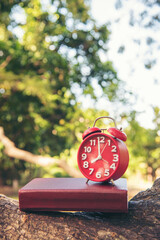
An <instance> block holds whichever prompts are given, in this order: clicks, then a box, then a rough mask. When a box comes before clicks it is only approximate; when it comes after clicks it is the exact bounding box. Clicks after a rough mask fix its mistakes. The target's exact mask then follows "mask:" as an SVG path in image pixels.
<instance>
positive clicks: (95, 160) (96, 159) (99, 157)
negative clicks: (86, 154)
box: [91, 155, 102, 163]
mask: <svg viewBox="0 0 160 240" xmlns="http://www.w3.org/2000/svg"><path fill="white" fill-rule="evenodd" d="M100 159H102V157H101V155H99V156H98V157H97V158H95V159H93V160H92V161H91V163H95V162H97V161H98V160H100Z"/></svg>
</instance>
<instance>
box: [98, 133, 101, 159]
mask: <svg viewBox="0 0 160 240" xmlns="http://www.w3.org/2000/svg"><path fill="white" fill-rule="evenodd" d="M98 156H101V153H100V141H99V137H98Z"/></svg>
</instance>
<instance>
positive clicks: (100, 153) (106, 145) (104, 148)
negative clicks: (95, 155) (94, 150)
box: [100, 143, 107, 154]
mask: <svg viewBox="0 0 160 240" xmlns="http://www.w3.org/2000/svg"><path fill="white" fill-rule="evenodd" d="M106 146H107V143H106V144H105V146H104V148H103V149H102V152H101V153H100V154H102V153H103V151H104V149H105V148H106Z"/></svg>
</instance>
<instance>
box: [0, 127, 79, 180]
mask: <svg viewBox="0 0 160 240" xmlns="http://www.w3.org/2000/svg"><path fill="white" fill-rule="evenodd" d="M0 142H2V144H3V145H4V152H5V154H6V155H7V156H9V157H11V158H18V159H20V160H23V161H26V162H30V163H33V164H38V165H40V166H42V167H45V166H50V165H54V164H56V165H58V166H59V167H61V168H62V169H64V170H65V172H66V173H68V174H69V175H70V176H71V177H82V174H81V173H80V172H79V171H78V170H77V169H75V168H73V167H72V166H70V165H69V164H68V163H67V162H66V161H65V160H63V159H57V158H53V157H45V156H41V155H35V154H32V153H30V152H28V151H25V150H22V149H19V148H17V147H16V146H15V144H14V142H12V141H11V140H10V139H9V138H8V137H7V136H5V134H4V129H3V127H1V126H0Z"/></svg>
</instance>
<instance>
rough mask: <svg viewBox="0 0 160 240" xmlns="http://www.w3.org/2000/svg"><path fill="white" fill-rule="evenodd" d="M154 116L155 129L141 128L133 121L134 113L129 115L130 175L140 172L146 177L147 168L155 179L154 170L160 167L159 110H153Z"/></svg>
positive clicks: (127, 131) (127, 130) (156, 108)
mask: <svg viewBox="0 0 160 240" xmlns="http://www.w3.org/2000/svg"><path fill="white" fill-rule="evenodd" d="M153 110H154V115H155V119H154V122H155V129H146V128H144V127H141V126H140V124H139V123H138V122H137V121H136V120H135V112H133V113H132V114H130V121H129V127H128V128H127V129H126V133H127V135H128V141H127V145H128V148H129V153H130V167H129V170H130V173H132V172H137V171H141V173H142V174H145V175H147V174H148V170H149V168H151V169H152V171H151V174H152V177H153V179H154V178H155V176H156V175H155V173H156V170H157V169H158V168H159V166H160V132H159V129H160V109H159V108H158V107H155V108H153Z"/></svg>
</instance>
